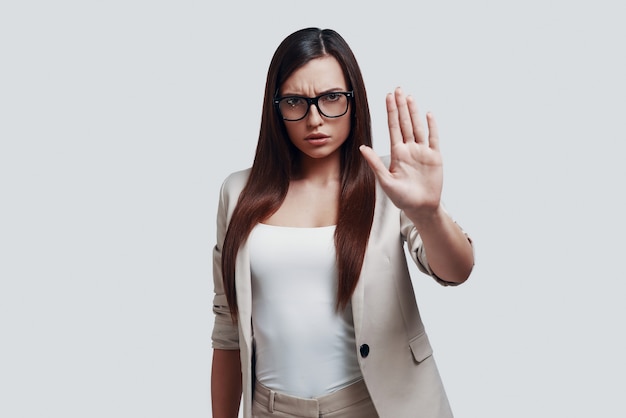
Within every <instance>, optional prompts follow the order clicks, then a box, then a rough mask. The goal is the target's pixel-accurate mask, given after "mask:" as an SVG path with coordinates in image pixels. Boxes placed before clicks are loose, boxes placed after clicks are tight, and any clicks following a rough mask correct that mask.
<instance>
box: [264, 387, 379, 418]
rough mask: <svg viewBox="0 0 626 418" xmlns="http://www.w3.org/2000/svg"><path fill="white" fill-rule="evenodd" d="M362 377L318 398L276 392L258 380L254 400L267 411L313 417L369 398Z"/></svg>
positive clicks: (316, 417)
mask: <svg viewBox="0 0 626 418" xmlns="http://www.w3.org/2000/svg"><path fill="white" fill-rule="evenodd" d="M369 396H370V395H369V392H368V391H367V387H366V386H365V382H364V381H363V379H359V380H358V381H356V382H354V383H352V384H350V385H348V386H346V387H345V388H342V389H339V390H337V391H335V392H332V393H329V394H328V395H324V396H320V397H318V398H299V397H297V396H291V395H287V394H285V393H282V392H276V391H274V390H272V389H269V388H267V387H266V386H263V385H262V384H261V383H259V382H258V381H257V382H255V385H254V401H255V402H258V403H260V404H261V405H263V406H265V407H267V410H268V411H269V412H274V411H280V412H284V413H287V414H292V415H297V416H300V417H315V418H318V417H319V415H320V414H328V413H330V412H334V411H337V410H340V409H343V408H346V407H348V406H350V405H353V404H355V403H357V402H360V401H362V400H363V399H367V398H369Z"/></svg>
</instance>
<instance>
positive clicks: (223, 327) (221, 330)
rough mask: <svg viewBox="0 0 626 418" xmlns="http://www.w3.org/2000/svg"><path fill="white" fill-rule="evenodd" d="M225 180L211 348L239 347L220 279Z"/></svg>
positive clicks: (216, 253)
mask: <svg viewBox="0 0 626 418" xmlns="http://www.w3.org/2000/svg"><path fill="white" fill-rule="evenodd" d="M227 182H228V179H226V180H225V181H224V183H223V184H222V187H221V189H220V198H219V206H218V208H217V241H216V244H215V247H213V288H214V292H215V295H214V297H213V313H214V314H215V322H214V325H213V333H212V335H211V340H212V345H213V348H217V349H222V350H237V349H239V331H238V328H237V324H236V323H234V322H233V320H232V319H231V316H230V309H229V307H228V302H227V301H226V295H225V294H224V282H223V280H222V245H223V243H224V237H225V236H226V228H227V227H228V220H227V197H226V195H227V193H226V190H227Z"/></svg>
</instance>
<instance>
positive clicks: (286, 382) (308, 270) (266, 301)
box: [248, 224, 362, 398]
mask: <svg viewBox="0 0 626 418" xmlns="http://www.w3.org/2000/svg"><path fill="white" fill-rule="evenodd" d="M334 232H335V227H334V226H327V227H321V228H293V227H283V226H270V225H266V224H258V225H257V226H256V227H255V228H254V229H253V230H252V232H251V233H250V237H249V238H248V247H249V251H250V269H251V273H252V327H253V330H254V342H255V352H256V359H255V361H256V363H255V367H256V368H255V371H256V378H257V380H258V381H259V382H261V383H262V384H263V385H265V386H267V387H268V388H270V389H273V390H276V391H279V392H283V393H287V394H289V395H292V396H298V397H304V398H310V397H317V396H321V395H324V394H327V393H330V392H333V391H335V390H337V389H340V388H342V387H344V386H347V385H349V384H350V383H352V382H354V381H356V380H358V379H359V378H361V377H362V375H361V370H360V368H359V364H358V360H357V354H356V345H355V337H354V324H353V321H352V308H351V306H348V307H347V308H346V309H345V310H344V311H343V312H337V311H336V309H335V305H336V294H337V266H336V262H335V245H334V241H333V235H334Z"/></svg>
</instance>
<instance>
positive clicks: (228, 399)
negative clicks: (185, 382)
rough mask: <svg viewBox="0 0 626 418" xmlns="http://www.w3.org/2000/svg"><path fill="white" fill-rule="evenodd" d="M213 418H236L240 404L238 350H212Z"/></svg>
mask: <svg viewBox="0 0 626 418" xmlns="http://www.w3.org/2000/svg"><path fill="white" fill-rule="evenodd" d="M211 367H212V368H211V404H212V411H213V418H236V417H237V414H238V413H239V403H240V402H241V360H240V359H239V350H220V349H214V350H213V365H212V366H211Z"/></svg>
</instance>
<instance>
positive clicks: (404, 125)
mask: <svg viewBox="0 0 626 418" xmlns="http://www.w3.org/2000/svg"><path fill="white" fill-rule="evenodd" d="M394 96H395V100H396V106H397V108H398V119H399V122H400V130H401V131H402V140H403V141H404V142H413V141H415V132H414V131H413V123H412V122H411V113H410V112H409V106H408V104H407V98H406V96H405V95H404V93H403V92H402V89H400V87H398V88H397V89H396V91H395V94H394Z"/></svg>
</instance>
